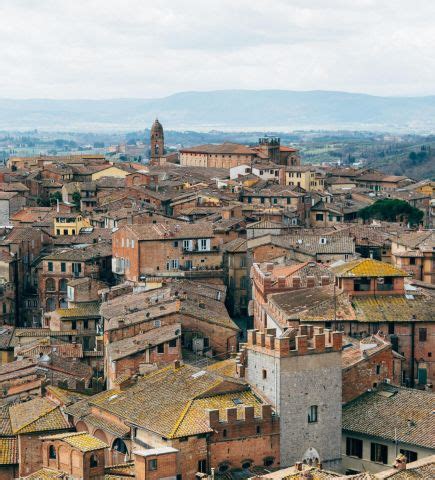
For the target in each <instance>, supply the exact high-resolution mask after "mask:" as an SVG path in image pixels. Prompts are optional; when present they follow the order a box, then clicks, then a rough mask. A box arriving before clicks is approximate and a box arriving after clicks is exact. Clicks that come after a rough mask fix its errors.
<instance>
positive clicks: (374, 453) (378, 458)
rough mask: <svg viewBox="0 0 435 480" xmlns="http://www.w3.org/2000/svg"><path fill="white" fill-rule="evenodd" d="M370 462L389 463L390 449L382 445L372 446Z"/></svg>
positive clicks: (374, 444) (375, 444) (373, 444)
mask: <svg viewBox="0 0 435 480" xmlns="http://www.w3.org/2000/svg"><path fill="white" fill-rule="evenodd" d="M370 460H371V461H372V462H376V463H384V464H386V463H388V447H387V446H386V445H382V444H380V443H372V444H371V446H370Z"/></svg>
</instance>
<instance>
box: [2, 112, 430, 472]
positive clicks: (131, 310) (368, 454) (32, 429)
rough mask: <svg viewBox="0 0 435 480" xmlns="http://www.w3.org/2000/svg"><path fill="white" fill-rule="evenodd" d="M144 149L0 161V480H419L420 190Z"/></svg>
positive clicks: (423, 345) (424, 438) (260, 159)
mask: <svg viewBox="0 0 435 480" xmlns="http://www.w3.org/2000/svg"><path fill="white" fill-rule="evenodd" d="M150 141H151V159H150V160H151V161H150V163H148V164H139V163H129V162H119V163H112V162H110V161H108V160H107V159H106V158H105V156H104V155H71V156H63V157H60V156H59V157H55V156H43V155H41V156H37V157H12V158H10V159H9V161H8V165H7V166H6V167H4V168H1V169H0V218H1V226H0V479H1V480H3V479H4V480H9V479H13V478H26V479H35V480H36V479H54V478H62V479H67V478H68V479H70V478H73V479H104V478H106V479H129V478H136V479H147V480H156V479H175V480H190V479H196V478H199V479H201V478H204V479H214V478H216V479H232V478H234V479H244V478H265V479H290V478H291V479H295V480H296V479H302V478H305V479H310V478H311V479H313V478H319V479H333V478H336V477H339V476H341V478H343V476H355V475H358V476H357V477H353V478H358V479H361V480H364V479H366V478H367V480H368V479H371V478H394V479H395V480H402V478H403V479H405V478H433V477H434V476H435V462H434V460H435V459H434V454H435V416H434V404H435V403H434V398H435V397H434V394H433V391H432V388H433V387H432V386H433V383H434V381H435V366H434V361H433V353H435V328H434V319H435V307H434V297H435V250H434V248H435V234H434V231H433V230H432V227H433V224H434V219H435V209H434V202H433V199H434V188H435V184H434V182H431V181H429V180H428V181H424V182H419V183H416V182H414V181H412V180H411V179H409V178H407V177H398V176H391V175H385V174H383V173H381V172H377V171H373V170H369V169H356V168H343V167H333V166H319V165H301V162H300V157H299V153H298V151H297V150H296V149H295V148H293V147H290V146H284V145H281V143H280V139H279V138H276V137H264V138H261V139H260V140H259V142H258V145H256V146H249V147H248V146H243V145H237V144H230V143H224V144H222V145H200V146H195V147H190V148H185V149H181V150H180V151H179V153H178V154H177V155H174V154H170V155H169V154H166V153H165V146H164V133H163V127H162V126H161V124H160V123H159V122H158V121H156V122H155V124H154V125H153V128H152V130H151V139H150ZM380 198H397V199H404V200H406V201H408V202H409V203H411V204H412V205H413V206H414V207H416V208H418V209H420V210H422V211H423V221H422V224H421V225H420V226H419V227H418V226H414V227H413V228H411V227H410V225H408V223H407V221H406V219H404V218H400V219H397V222H391V223H387V222H381V221H375V222H370V223H366V224H365V223H363V222H362V220H361V219H359V218H358V212H359V210H361V209H362V208H364V207H366V206H368V205H371V204H372V203H374V202H375V201H376V200H377V199H380ZM406 475H409V476H406Z"/></svg>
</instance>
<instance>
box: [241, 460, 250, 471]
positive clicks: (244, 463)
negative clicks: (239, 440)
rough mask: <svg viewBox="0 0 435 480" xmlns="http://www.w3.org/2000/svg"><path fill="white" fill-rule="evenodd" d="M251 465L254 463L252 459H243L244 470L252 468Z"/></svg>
mask: <svg viewBox="0 0 435 480" xmlns="http://www.w3.org/2000/svg"><path fill="white" fill-rule="evenodd" d="M251 465H252V460H243V462H242V468H243V469H244V470H246V469H248V468H250V467H251Z"/></svg>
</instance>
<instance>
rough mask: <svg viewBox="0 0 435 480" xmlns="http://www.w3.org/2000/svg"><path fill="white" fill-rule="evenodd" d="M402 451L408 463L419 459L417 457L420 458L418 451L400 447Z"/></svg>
mask: <svg viewBox="0 0 435 480" xmlns="http://www.w3.org/2000/svg"><path fill="white" fill-rule="evenodd" d="M400 453H401V454H402V455H405V457H406V463H411V462H416V461H417V458H418V455H417V452H413V451H412V450H403V449H400Z"/></svg>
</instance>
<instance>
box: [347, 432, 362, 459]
mask: <svg viewBox="0 0 435 480" xmlns="http://www.w3.org/2000/svg"><path fill="white" fill-rule="evenodd" d="M362 454H363V441H362V440H360V439H359V438H352V437H347V438H346V455H347V456H348V457H357V458H362Z"/></svg>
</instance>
